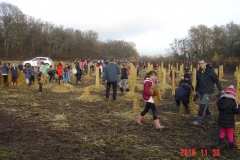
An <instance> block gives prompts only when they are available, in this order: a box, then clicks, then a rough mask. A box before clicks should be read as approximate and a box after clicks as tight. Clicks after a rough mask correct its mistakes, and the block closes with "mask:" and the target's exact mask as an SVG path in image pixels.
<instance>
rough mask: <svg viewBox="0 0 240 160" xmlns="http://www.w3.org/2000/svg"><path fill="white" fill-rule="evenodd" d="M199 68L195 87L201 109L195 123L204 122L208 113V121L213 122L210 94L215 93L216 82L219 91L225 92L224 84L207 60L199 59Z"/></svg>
mask: <svg viewBox="0 0 240 160" xmlns="http://www.w3.org/2000/svg"><path fill="white" fill-rule="evenodd" d="M198 64H199V70H198V71H197V74H196V80H197V83H196V87H195V93H194V94H195V95H196V93H198V95H199V98H200V102H199V111H198V115H197V117H196V119H195V121H194V122H193V124H195V125H199V124H201V123H202V119H203V117H204V115H205V113H206V117H207V120H208V123H210V124H211V123H213V121H212V114H211V112H210V110H209V103H210V96H211V94H213V93H214V84H216V86H217V88H218V90H219V92H221V93H223V92H224V91H223V89H222V85H221V83H220V81H219V79H218V76H217V74H216V73H215V72H214V70H213V69H212V68H211V67H210V66H209V65H207V63H206V62H205V60H200V61H199V63H198Z"/></svg>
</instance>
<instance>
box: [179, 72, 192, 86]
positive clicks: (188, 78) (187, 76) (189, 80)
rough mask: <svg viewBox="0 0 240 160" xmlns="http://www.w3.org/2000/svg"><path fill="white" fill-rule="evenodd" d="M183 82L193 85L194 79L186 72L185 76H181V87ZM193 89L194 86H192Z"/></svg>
mask: <svg viewBox="0 0 240 160" xmlns="http://www.w3.org/2000/svg"><path fill="white" fill-rule="evenodd" d="M183 83H187V84H188V85H189V86H191V87H192V81H191V76H190V75H189V74H188V73H185V74H184V76H183V78H181V80H180V82H179V87H181V85H182V84H183ZM192 89H193V87H192Z"/></svg>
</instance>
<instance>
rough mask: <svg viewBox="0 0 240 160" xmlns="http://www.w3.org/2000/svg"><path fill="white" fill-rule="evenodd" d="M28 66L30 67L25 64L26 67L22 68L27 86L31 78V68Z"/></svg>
mask: <svg viewBox="0 0 240 160" xmlns="http://www.w3.org/2000/svg"><path fill="white" fill-rule="evenodd" d="M30 67H31V66H30V65H26V67H25V68H24V69H23V73H25V78H26V83H27V86H29V84H30V79H31V68H30Z"/></svg>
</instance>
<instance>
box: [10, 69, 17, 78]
mask: <svg viewBox="0 0 240 160" xmlns="http://www.w3.org/2000/svg"><path fill="white" fill-rule="evenodd" d="M11 73H12V77H17V67H11Z"/></svg>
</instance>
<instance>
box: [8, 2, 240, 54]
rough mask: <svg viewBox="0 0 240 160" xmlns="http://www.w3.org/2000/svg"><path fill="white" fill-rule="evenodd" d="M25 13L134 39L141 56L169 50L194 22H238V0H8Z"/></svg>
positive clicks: (106, 36)
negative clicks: (175, 40) (174, 41)
mask: <svg viewBox="0 0 240 160" xmlns="http://www.w3.org/2000/svg"><path fill="white" fill-rule="evenodd" d="M4 2H6V3H11V4H12V5H15V6H17V7H18V8H19V9H20V10H21V11H22V12H23V13H24V14H26V15H30V16H33V17H35V18H40V19H41V20H43V21H48V22H52V23H54V24H55V25H63V26H64V28H74V29H79V30H81V31H87V30H93V31H96V32H97V33H98V34H99V39H100V40H103V41H104V40H107V39H115V40H125V41H132V42H134V43H135V44H136V49H137V51H138V52H139V53H140V55H153V56H154V55H160V54H161V55H165V54H166V51H165V49H166V48H169V44H170V43H172V42H173V40H174V38H184V37H185V36H187V35H188V30H189V29H190V28H191V26H197V25H199V24H204V25H207V26H208V27H212V26H213V25H215V24H216V25H226V24H227V23H229V22H230V21H233V22H234V23H237V24H240V9H239V8H240V0H5V1H4Z"/></svg>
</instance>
